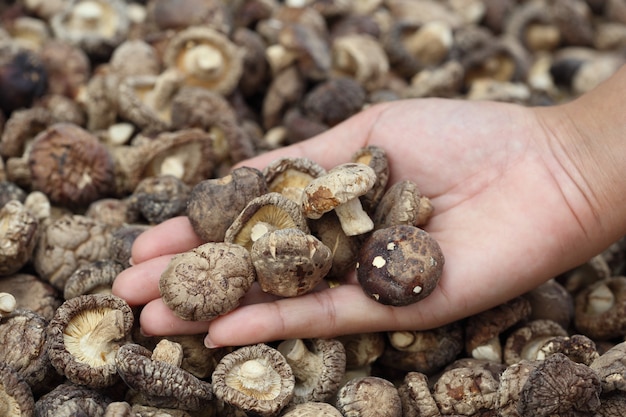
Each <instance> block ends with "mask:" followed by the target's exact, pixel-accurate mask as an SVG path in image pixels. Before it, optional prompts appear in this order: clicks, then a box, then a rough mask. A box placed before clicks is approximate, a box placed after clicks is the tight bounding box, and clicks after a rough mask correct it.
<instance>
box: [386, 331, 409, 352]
mask: <svg viewBox="0 0 626 417" xmlns="http://www.w3.org/2000/svg"><path fill="white" fill-rule="evenodd" d="M388 336H389V343H391V346H393V347H394V348H396V349H399V350H406V349H408V348H409V347H410V346H411V345H412V344H413V343H415V333H413V332H405V331H397V332H389V333H388Z"/></svg>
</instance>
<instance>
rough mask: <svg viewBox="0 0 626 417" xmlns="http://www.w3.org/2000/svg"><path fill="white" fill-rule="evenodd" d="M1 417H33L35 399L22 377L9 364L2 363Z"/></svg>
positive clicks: (0, 387) (0, 367)
mask: <svg viewBox="0 0 626 417" xmlns="http://www.w3.org/2000/svg"><path fill="white" fill-rule="evenodd" d="M0 380H1V381H2V383H1V384H0V415H3V416H33V415H34V413H35V399H34V397H33V393H32V390H31V389H30V387H29V386H28V384H27V383H26V382H25V381H24V380H23V379H22V377H21V376H20V375H19V374H18V373H17V372H16V371H15V370H14V369H13V368H12V367H11V366H10V365H9V364H7V363H1V362H0Z"/></svg>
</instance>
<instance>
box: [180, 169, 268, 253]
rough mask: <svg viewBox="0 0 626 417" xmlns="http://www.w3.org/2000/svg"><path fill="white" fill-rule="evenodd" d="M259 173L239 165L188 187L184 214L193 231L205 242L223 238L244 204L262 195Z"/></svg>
mask: <svg viewBox="0 0 626 417" xmlns="http://www.w3.org/2000/svg"><path fill="white" fill-rule="evenodd" d="M266 191H267V186H266V184H265V179H264V178H263V175H262V174H261V172H260V171H259V170H257V169H255V168H249V167H240V168H236V169H234V170H233V171H232V172H231V173H230V174H228V175H226V176H223V177H221V178H215V179H208V180H203V181H201V182H199V183H197V184H196V185H195V186H194V187H193V188H192V190H191V194H190V196H189V202H188V204H187V213H186V214H187V217H188V218H189V222H190V223H191V226H192V227H193V229H194V231H195V232H196V234H197V235H198V236H200V238H201V239H203V240H204V241H207V242H219V241H222V240H224V236H225V234H226V230H227V229H228V228H229V227H230V225H231V224H232V223H233V221H234V220H235V218H236V217H237V216H238V215H239V213H241V212H242V211H243V209H244V208H245V207H246V205H247V204H248V203H249V202H250V201H251V200H252V199H254V198H256V197H259V196H260V195H262V194H265V193H266Z"/></svg>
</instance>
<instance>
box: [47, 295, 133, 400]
mask: <svg viewBox="0 0 626 417" xmlns="http://www.w3.org/2000/svg"><path fill="white" fill-rule="evenodd" d="M133 321H134V318H133V313H132V311H131V309H130V307H129V306H128V304H127V303H126V302H125V301H124V300H122V299H121V298H119V297H116V296H114V295H110V294H89V295H81V296H78V297H75V298H72V299H70V300H67V301H66V302H64V303H63V304H62V305H61V306H60V307H59V308H58V309H57V311H56V314H55V316H54V317H53V318H52V320H51V321H50V324H49V325H48V329H47V338H48V352H49V356H50V362H51V363H52V366H54V368H55V369H56V370H57V371H58V372H59V373H60V374H61V375H64V376H65V377H66V378H67V379H68V380H70V381H72V382H74V383H75V384H81V385H86V386H90V387H93V388H102V387H107V386H111V385H113V384H114V383H115V382H116V381H117V380H118V376H119V375H118V373H117V370H116V366H115V357H116V355H117V351H118V349H119V347H120V346H121V345H123V344H125V343H126V342H127V341H128V340H129V334H130V330H131V328H132V326H133Z"/></svg>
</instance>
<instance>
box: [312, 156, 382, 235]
mask: <svg viewBox="0 0 626 417" xmlns="http://www.w3.org/2000/svg"><path fill="white" fill-rule="evenodd" d="M375 183H376V172H375V171H374V170H373V169H372V168H371V167H369V166H368V165H365V164H362V163H358V162H350V163H345V164H340V165H338V166H336V167H334V168H332V169H331V170H329V171H328V172H327V173H326V174H324V175H321V176H319V177H317V178H315V179H313V180H311V182H310V183H309V184H308V185H307V186H306V187H305V188H304V192H303V195H302V200H301V201H302V203H301V206H302V212H303V213H304V215H305V216H306V217H308V218H310V219H319V218H320V217H322V215H323V214H324V213H326V212H329V211H331V210H334V211H335V213H336V214H337V217H339V221H340V222H341V227H342V228H343V230H344V232H345V233H346V235H348V236H355V235H360V234H363V233H367V232H369V231H371V230H372V229H373V228H374V223H373V222H372V219H370V217H369V216H368V215H367V213H366V212H365V211H364V210H363V206H362V205H361V201H360V200H359V197H360V196H362V195H363V194H365V193H367V192H368V191H369V190H371V189H372V187H373V186H374V184H375Z"/></svg>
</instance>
